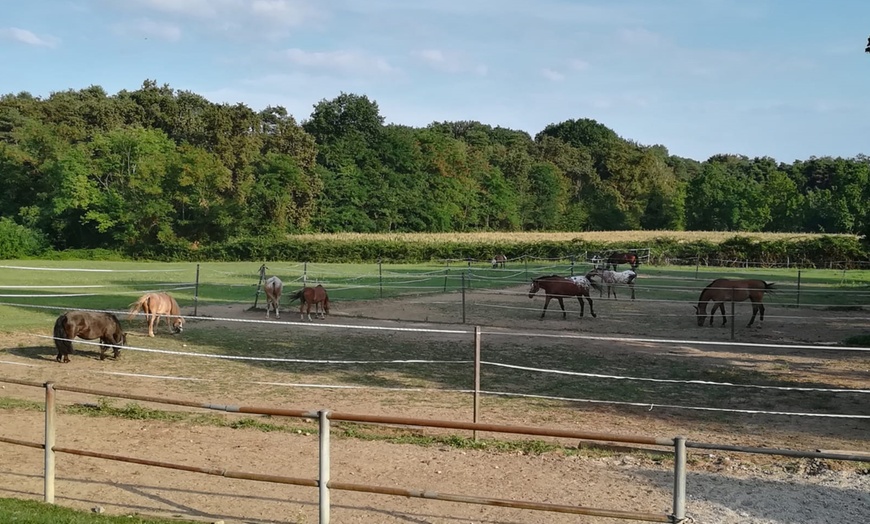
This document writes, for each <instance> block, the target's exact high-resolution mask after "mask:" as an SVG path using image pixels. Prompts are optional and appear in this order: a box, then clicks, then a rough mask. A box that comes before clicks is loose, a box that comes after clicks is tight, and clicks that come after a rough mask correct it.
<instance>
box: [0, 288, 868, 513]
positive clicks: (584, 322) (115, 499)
mask: <svg viewBox="0 0 870 524" xmlns="http://www.w3.org/2000/svg"><path fill="white" fill-rule="evenodd" d="M525 291H526V290H525V289H519V288H518V289H513V290H507V291H504V292H485V291H479V292H469V293H467V294H466V296H465V306H466V310H465V313H466V322H465V323H462V309H461V302H462V300H461V297H460V296H459V295H457V294H448V295H438V296H419V297H406V298H400V299H388V300H387V299H385V300H377V301H368V302H345V303H343V302H340V301H336V302H334V303H333V304H332V315H330V316H329V317H328V318H327V319H326V320H324V321H323V322H322V323H323V324H331V325H333V326H335V327H334V328H333V329H330V328H328V327H326V328H320V327H318V328H315V327H312V326H311V325H308V324H307V323H305V324H306V325H303V324H301V323H300V322H299V317H298V311H295V310H293V309H290V310H288V309H286V306H285V307H284V309H283V311H282V316H281V320H280V321H277V323H279V324H281V326H278V327H279V328H284V329H285V330H286V333H287V334H286V335H284V334H282V335H281V336H287V337H290V336H291V334H292V333H298V332H301V331H302V330H304V331H305V332H313V331H314V330H317V329H322V330H324V331H322V333H326V332H327V331H326V330H328V332H329V333H332V334H333V336H337V337H341V338H344V339H346V340H350V341H352V342H353V343H358V344H359V346H360V348H361V352H362V351H363V350H362V348H365V352H366V354H365V355H363V354H361V355H360V358H362V357H371V356H372V355H373V354H376V353H377V350H378V347H379V346H380V345H386V344H387V343H388V342H389V343H391V344H392V343H395V342H396V340H400V341H402V342H403V343H407V344H408V347H413V346H414V343H415V342H417V343H421V344H422V343H423V342H426V343H428V342H431V341H432V340H433V339H439V340H441V339H443V342H444V343H446V344H452V343H456V344H468V343H469V342H468V341H469V336H468V335H467V333H468V332H469V331H470V330H472V328H473V326H475V325H478V326H481V329H482V331H483V335H482V346H483V351H484V354H485V355H486V354H490V355H492V354H497V355H505V356H507V355H508V353H509V352H510V351H512V350H514V349H516V350H517V351H520V350H523V351H541V352H542V354H544V355H547V354H549V353H547V352H555V351H562V354H567V355H570V354H571V353H570V352H572V351H573V352H576V354H577V355H578V358H579V357H580V356H583V357H584V358H590V359H604V360H605V361H606V362H608V363H610V364H613V365H614V366H617V365H618V366H619V369H612V370H611V373H612V374H614V375H627V376H645V375H646V373H645V370H644V369H637V368H636V366H633V363H634V362H635V361H640V360H639V359H641V357H642V358H644V359H650V358H652V359H655V358H659V357H660V358H662V359H664V358H667V359H671V360H672V361H673V362H676V363H679V362H688V363H691V365H693V366H702V367H703V366H706V365H709V366H719V367H722V366H723V365H727V366H732V367H733V368H735V369H738V370H745V371H746V372H752V373H761V374H763V375H764V376H765V377H775V378H777V379H778V380H788V381H790V382H791V383H795V384H798V383H805V384H807V385H810V386H812V387H825V388H831V389H834V388H846V389H866V388H867V385H868V384H870V357H868V356H867V353H863V352H839V351H827V350H826V351H819V350H813V349H807V348H801V347H800V346H805V345H824V344H833V343H838V342H840V341H841V340H843V339H844V338H845V337H847V336H850V335H854V334H861V333H864V332H866V330H867V326H868V324H870V323H868V319H867V314H866V312H864V311H845V312H836V313H835V312H832V311H823V310H814V309H804V308H801V309H788V308H777V307H770V306H769V307H768V308H767V316H766V319H765V321H764V324H763V326H762V327H759V328H746V327H745V322H746V321H747V320H748V315H749V306H748V305H747V304H740V305H738V306H737V317H738V318H737V320H738V325H737V326H735V335H736V336H735V340H734V342H735V343H734V344H732V343H731V340H730V329H729V328H721V327H718V326H716V327H706V326H705V327H703V328H699V327H698V326H697V325H695V320H694V317H693V316H692V315H691V310H690V309H689V310H688V311H683V309H686V308H667V310H666V309H665V308H663V306H662V304H660V303H655V302H650V301H644V300H642V299H640V300H636V301H633V302H632V301H629V300H625V299H624V298H620V299H619V300H606V299H598V297H594V306H595V312H596V313H597V315H598V316H597V317H596V318H592V317H591V316H590V315H589V310H588V307H587V312H586V316H584V317H583V318H580V317H579V316H578V315H577V313H578V311H579V307H578V305H577V303H576V301H574V302H573V303H566V307H567V308H568V309H569V312H568V318H567V319H564V320H563V319H562V318H561V312H560V310H559V306H558V304H557V303H555V302H553V303H551V305H550V308H549V311H548V312H547V315H546V317H545V319H544V320H539V318H540V308H541V306H542V305H543V298H542V297H536V298H534V299H529V298H528V296H526V295H525V294H524V292H525ZM248 306H249V305H226V306H208V307H200V308H198V315H199V318H191V319H189V320H188V324H187V327H186V330H185V334H183V335H180V336H176V337H172V336H170V335H168V333H167V332H166V331H165V329H158V336H157V337H156V338H155V339H148V337H146V336H143V335H144V331H143V330H142V327H143V326H141V325H134V326H132V328H131V329H130V331H131V339H130V344H131V346H134V347H143V348H149V347H160V348H165V349H167V350H173V351H185V348H186V347H187V346H186V339H185V337H186V336H189V334H190V333H192V332H196V330H216V329H218V328H221V329H225V330H227V331H226V333H227V334H228V335H229V334H230V333H232V334H235V335H238V334H239V333H245V332H246V331H245V330H250V333H251V336H252V337H253V336H254V333H255V332H257V333H262V331H263V330H264V329H271V328H273V327H275V326H273V325H268V326H267V325H264V324H261V323H257V324H246V323H240V322H235V320H238V319H248V320H265V314H264V311H263V310H248V309H247V307H248ZM670 309H674V310H675V311H670ZM184 313H185V314H190V313H191V311H184ZM285 324H286V326H285ZM339 325H341V326H354V325H357V326H363V327H393V328H429V329H434V330H439V331H450V330H455V331H460V332H463V333H462V334H456V335H451V334H444V333H433V332H426V331H410V330H409V331H402V330H393V331H374V330H367V331H360V330H353V329H350V328H348V327H343V328H341V329H339V328H338V327H337V326H339ZM49 327H50V326H49ZM45 331H46V333H49V332H50V329H46V330H45ZM282 333H283V332H282ZM335 333H338V335H335ZM517 334H522V335H523V336H522V337H520V338H515V335H517ZM530 334H538V335H547V336H548V337H550V338H547V337H534V336H526V335H530ZM39 335H41V333H31V334H24V333H16V334H7V335H5V336H4V337H3V339H2V340H3V343H2V344H0V348H2V351H0V376H4V377H9V378H16V379H22V380H32V381H36V382H45V381H54V382H57V383H59V384H67V385H78V386H82V387H88V388H92V389H99V390H107V391H123V392H127V393H132V394H140V395H148V396H162V397H169V398H180V399H186V400H196V401H202V402H213V403H224V404H237V405H255V406H272V407H285V408H306V409H316V408H329V409H331V410H335V411H345V412H353V413H370V414H393V415H401V416H407V417H420V418H437V419H451V420H471V404H470V402H469V397H468V395H467V394H461V393H456V392H453V391H437V390H434V391H433V390H420V391H391V390H389V389H376V388H370V389H340V388H314V387H287V386H280V387H279V386H275V384H277V383H286V382H288V377H287V374H286V373H284V372H283V371H282V370H281V369H278V368H270V367H268V366H262V367H253V366H250V365H249V364H247V363H245V362H238V361H232V360H230V361H218V362H215V363H212V362H211V361H209V363H207V364H206V363H204V362H203V361H202V360H196V359H189V360H188V359H181V358H179V357H174V356H168V355H164V354H160V353H147V352H139V351H132V350H131V351H125V352H124V354H123V356H122V358H121V359H119V360H118V361H112V360H107V361H105V362H100V361H98V360H97V359H96V358H95V356H96V354H97V351H94V352H93V353H92V352H91V351H90V350H89V349H87V348H83V349H82V350H80V351H79V352H78V353H77V354H75V355H74V356H73V361H72V362H71V363H70V364H66V365H61V364H58V363H56V362H54V360H53V348H52V347H51V341H50V340H47V339H45V338H43V337H40V336H39ZM554 335H570V336H573V335H587V336H595V337H601V338H598V339H590V338H582V339H578V338H553V336H554ZM512 337H513V338H512ZM604 337H610V338H619V337H624V338H636V339H637V338H641V339H669V340H674V341H675V342H672V343H667V344H660V343H655V342H652V341H650V340H633V341H614V340H604V339H602V338H604ZM704 341H714V342H721V343H722V344H721V345H707V344H704V343H703V342H704ZM741 343H757V344H777V345H780V346H782V347H780V348H769V347H768V348H766V347H756V346H741V345H740V344H741ZM77 347H78V348H82V346H81V345H77ZM504 348H508V349H504ZM499 351H503V352H504V353H498V352H499ZM408 357H409V358H411V357H412V355H409V356H408ZM485 358H486V357H485ZM541 366H542V367H549V366H545V365H544V358H543V357H542V364H541ZM119 373H121V374H119ZM161 377H162V378H161ZM166 377H176V378H175V379H173V380H168V379H167V378H166ZM179 377H181V378H185V379H188V380H181V379H179ZM293 378H294V380H295V379H296V378H297V377H293ZM531 380H532V381H534V380H535V379H534V378H532V379H531ZM3 388H4V389H3V390H0V391H2V395H3V396H12V397H15V398H23V399H33V400H39V399H41V395H42V392H41V390H40V389H38V388H27V387H23V386H17V385H10V384H6V385H3ZM641 392H642V391H641ZM777 398H778V397H773V400H771V406H770V408H769V411H776V402H777ZM693 400H695V399H693V398H685V399H683V400H682V402H681V403H680V404H681V405H687V406H688V405H693V404H694V402H693ZM728 400H729V402H731V404H730V405H734V404H735V403H736V404H738V405H739V404H740V398H739V395H737V398H729V399H728ZM59 401H60V402H62V403H63V402H66V403H72V402H94V398H93V397H90V396H85V395H79V394H73V393H68V392H63V391H61V392H60V393H59ZM840 402H841V404H840V405H834V406H827V407H828V408H829V409H832V412H841V411H845V412H848V413H856V414H862V415H864V416H867V415H870V409H868V407H867V406H868V403H867V401H866V398H864V396H861V395H854V394H850V395H844V396H843V399H842V401H840ZM162 409H171V408H167V407H166V406H164V407H162ZM806 410H807V411H812V410H811V409H810V407H807V409H806ZM227 416H231V415H227ZM481 421H482V422H490V423H511V424H520V425H537V426H547V427H558V428H567V429H576V430H586V431H595V432H610V433H618V434H630V435H633V434H638V435H651V436H658V437H664V438H670V437H673V436H676V435H684V436H686V437H687V438H688V439H689V440H693V441H698V442H712V443H722V444H735V445H736V444H739V445H748V446H758V447H781V448H790V449H801V450H814V449H831V450H837V449H841V450H867V449H868V448H870V446H868V443H870V438H868V435H870V422H868V420H867V419H866V418H865V419H856V418H843V419H815V418H811V417H795V416H782V415H751V414H737V413H727V412H726V413H721V414H718V415H712V416H695V415H693V414H691V413H690V414H686V413H685V412H682V411H680V410H677V409H667V408H661V407H655V406H653V405H651V406H649V407H648V408H647V407H637V406H619V405H609V404H603V405H587V404H572V403H570V402H547V401H535V400H530V401H512V400H508V399H504V398H500V397H487V396H485V397H484V398H483V400H482V418H481ZM42 422H43V420H42V415H41V414H40V413H37V412H33V411H25V410H21V409H6V410H0V428H2V429H0V435H2V436H4V437H8V438H17V439H24V440H32V441H39V440H40V439H41V437H42ZM58 424H59V427H58V440H57V445H59V446H67V447H74V448H83V449H90V450H95V451H102V452H106V453H115V454H119V455H127V456H133V457H140V458H148V459H154V460H162V461H168V462H176V463H180V464H185V465H190V466H197V467H213V468H219V469H226V470H230V471H245V472H257V473H270V474H276V475H285V476H293V477H301V478H315V477H316V476H317V437H316V426H315V424H314V423H312V422H305V421H303V420H298V421H296V422H294V424H296V425H297V426H298V427H299V428H300V429H298V430H297V431H296V432H292V433H287V432H264V431H259V430H256V429H245V428H240V429H229V428H225V427H214V426H204V425H196V424H191V423H173V422H167V421H153V420H149V421H137V420H128V419H116V418H93V417H85V416H81V415H62V416H61V417H59V422H58ZM482 437H483V438H490V437H495V435H482ZM499 438H514V437H504V436H501V437H499ZM563 443H564V444H565V445H566V446H576V445H577V443H576V442H575V443H571V442H563ZM332 452H333V456H332V471H333V473H332V478H333V480H334V481H341V482H349V483H367V484H375V485H380V486H390V487H402V488H411V489H421V490H431V491H438V492H442V493H452V494H461V495H478V496H484V497H495V498H502V499H518V500H528V501H539V502H548V503H553V504H566V505H583V506H589V507H597V508H611V509H619V510H627V511H643V512H658V513H662V514H666V513H670V511H671V503H672V501H671V491H672V484H673V478H672V464H671V463H670V461H668V460H664V461H662V460H659V459H657V458H656V457H654V456H651V455H648V454H638V453H579V454H565V453H545V454H542V455H535V454H521V453H517V452H513V453H505V452H495V451H488V450H468V449H457V448H452V447H446V446H434V447H433V446H430V447H423V446H416V445H410V444H396V443H389V442H382V441H367V440H361V439H354V438H337V439H334V440H333V443H332ZM41 468H42V455H41V452H40V451H39V450H35V449H30V448H24V447H19V446H11V445H7V444H0V496H4V497H19V498H34V499H39V498H40V497H41V493H42V476H41ZM57 472H58V484H57V502H58V503H59V504H62V505H65V506H70V507H75V508H81V509H90V508H94V507H97V506H100V507H103V508H105V509H106V511H107V512H109V513H116V514H131V513H142V514H160V515H184V516H192V517H196V518H199V519H204V520H206V521H216V520H224V521H225V522H250V523H267V522H292V523H313V522H317V519H318V517H317V514H318V513H317V490H316V489H315V488H304V487H296V486H287V485H279V484H269V483H262V482H253V481H242V480H234V479H230V478H224V477H217V476H202V475H197V474H194V473H188V472H181V471H171V470H164V469H157V468H153V467H147V466H141V465H135V464H127V463H122V462H112V461H105V460H100V459H91V458H84V457H77V456H72V455H60V456H59V458H58V464H57ZM868 473H870V472H868V470H867V464H855V463H844V462H834V461H817V460H802V459H793V458H787V457H769V456H763V455H746V454H739V453H725V452H718V451H714V452H704V453H700V452H697V451H694V452H692V453H691V454H690V464H689V477H688V482H687V486H688V487H687V491H688V513H689V515H690V516H691V517H692V519H693V521H694V522H696V523H731V522H733V523H758V524H768V523H769V524H774V523H776V524H779V523H803V522H868V521H870V474H868ZM332 504H333V509H332V517H333V522H338V523H345V522H348V523H369V522H384V523H448V522H449V523H455V522H466V523H499V524H505V523H520V522H547V523H551V522H552V523H563V522H564V523H568V522H571V523H578V522H579V523H582V522H589V523H591V522H617V520H612V519H604V518H601V517H583V516H572V515H565V514H559V513H540V512H529V511H521V510H516V509H509V508H499V507H491V506H478V505H470V504H459V503H450V502H439V501H434V500H425V499H417V498H404V497H389V496H383V495H372V494H364V493H355V492H343V491H335V492H333V493H332Z"/></svg>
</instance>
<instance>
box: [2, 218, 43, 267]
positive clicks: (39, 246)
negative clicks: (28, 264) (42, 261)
mask: <svg viewBox="0 0 870 524" xmlns="http://www.w3.org/2000/svg"><path fill="white" fill-rule="evenodd" d="M48 246H49V244H48V239H47V238H46V237H45V235H43V234H42V233H40V232H38V231H36V230H34V229H30V228H29V227H25V226H22V225H21V224H18V223H16V222H15V221H14V220H12V219H10V218H6V217H4V218H0V259H13V258H33V257H40V256H42V255H43V254H45V252H46V250H48Z"/></svg>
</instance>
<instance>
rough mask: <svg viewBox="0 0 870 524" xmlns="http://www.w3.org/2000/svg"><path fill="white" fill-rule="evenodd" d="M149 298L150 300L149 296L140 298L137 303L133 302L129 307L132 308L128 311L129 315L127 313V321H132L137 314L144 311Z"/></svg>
mask: <svg viewBox="0 0 870 524" xmlns="http://www.w3.org/2000/svg"><path fill="white" fill-rule="evenodd" d="M148 298H149V295H142V296H141V297H139V300H137V301H136V302H133V303H132V304H130V305H129V306H128V307H129V308H130V311H128V313H127V320H130V319H132V318H133V317H135V316H136V314H137V313H139V312H140V311H142V309H143V308H144V307H145V302H146V301H147V300H148Z"/></svg>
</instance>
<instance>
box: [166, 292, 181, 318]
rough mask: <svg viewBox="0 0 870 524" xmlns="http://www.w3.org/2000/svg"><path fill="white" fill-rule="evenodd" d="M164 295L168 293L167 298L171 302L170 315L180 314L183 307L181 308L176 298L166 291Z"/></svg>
mask: <svg viewBox="0 0 870 524" xmlns="http://www.w3.org/2000/svg"><path fill="white" fill-rule="evenodd" d="M164 295H166V298H168V299H169V304H170V306H169V314H170V315H178V314H179V313H181V309H179V307H178V302H176V301H175V298H174V297H172V296H171V295H168V294H166V293H164Z"/></svg>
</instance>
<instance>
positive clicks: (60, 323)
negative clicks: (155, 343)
mask: <svg viewBox="0 0 870 524" xmlns="http://www.w3.org/2000/svg"><path fill="white" fill-rule="evenodd" d="M76 337H79V338H82V339H84V340H94V339H97V338H98V339H100V360H104V359H105V358H106V351H108V350H109V348H111V349H112V356H113V357H114V358H115V359H117V358H118V357H119V356H120V355H121V346H126V345H127V334H126V333H124V330H123V329H121V322H119V321H118V317H116V316H115V315H113V314H112V313H105V312H99V311H98V312H93V311H67V312H66V313H64V314H63V315H61V316H59V317H57V320H55V322H54V346H55V347H56V348H57V361H58V362H64V363H66V362H69V355H70V353H72V350H73V346H72V341H73V339H74V338H76Z"/></svg>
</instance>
